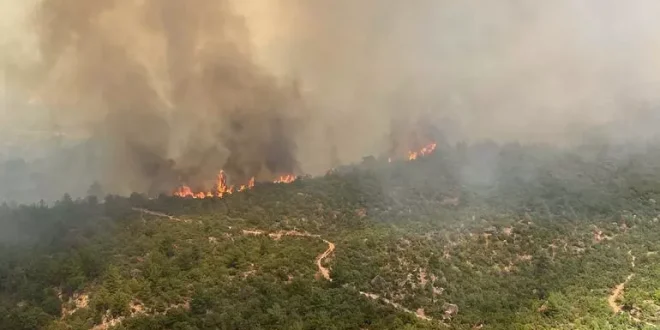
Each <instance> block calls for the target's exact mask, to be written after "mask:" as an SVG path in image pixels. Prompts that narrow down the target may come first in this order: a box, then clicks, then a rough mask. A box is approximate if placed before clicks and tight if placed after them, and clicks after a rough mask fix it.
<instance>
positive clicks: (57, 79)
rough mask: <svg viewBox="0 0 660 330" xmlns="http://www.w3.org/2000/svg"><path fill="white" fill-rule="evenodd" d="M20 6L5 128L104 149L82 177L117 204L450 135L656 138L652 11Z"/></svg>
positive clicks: (562, 2)
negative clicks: (219, 175) (221, 176)
mask: <svg viewBox="0 0 660 330" xmlns="http://www.w3.org/2000/svg"><path fill="white" fill-rule="evenodd" d="M17 3H18V2H17ZM20 3H21V4H15V5H13V7H12V5H5V6H9V7H11V8H7V10H6V11H3V12H8V13H12V16H15V17H24V18H25V21H23V22H21V21H19V20H18V19H16V20H14V21H11V22H12V23H7V25H11V26H12V29H11V31H10V30H9V29H8V30H5V31H10V32H5V34H6V35H7V36H8V35H10V34H12V33H13V34H12V37H11V38H10V37H6V36H3V40H2V43H1V45H0V46H1V47H2V48H0V49H2V50H3V54H2V55H3V56H2V57H1V58H2V68H3V71H4V74H5V77H6V80H7V82H5V87H4V88H3V90H4V91H5V94H6V95H5V97H4V99H5V102H6V103H5V104H6V106H5V107H4V109H3V111H4V112H3V113H2V115H3V124H4V125H3V126H8V127H13V128H16V127H21V126H26V125H27V126H29V128H30V129H31V130H35V128H34V127H39V129H43V127H46V129H47V130H53V129H55V130H57V131H58V132H63V133H62V134H65V136H68V137H74V138H75V139H77V140H84V141H86V140H90V141H95V142H94V148H95V150H96V153H98V154H99V156H98V157H99V158H100V159H101V160H95V161H93V162H91V161H90V162H89V166H88V167H90V168H87V169H86V170H79V171H77V173H78V174H80V173H82V172H85V173H88V174H89V176H90V177H98V178H97V179H98V180H100V181H101V182H102V184H103V187H104V189H105V190H106V191H109V192H119V193H130V192H132V191H144V192H151V193H156V192H160V191H166V190H167V189H171V187H172V185H175V184H178V183H179V182H186V183H189V184H193V185H195V184H196V185H207V186H208V185H209V184H211V183H210V182H209V181H208V180H209V179H211V180H212V179H213V177H214V174H215V173H216V172H217V171H218V170H219V169H220V168H223V169H225V170H226V171H227V172H228V174H229V176H230V180H234V181H237V182H240V181H245V180H247V178H249V177H250V176H253V175H255V176H257V178H258V179H269V178H272V177H273V176H274V175H278V174H283V173H290V172H297V173H311V174H315V173H322V171H325V170H327V169H328V168H330V167H332V166H336V165H337V164H339V163H345V162H350V161H355V160H358V159H360V158H361V157H362V156H364V155H365V154H370V153H371V154H378V153H394V152H400V151H401V150H405V149H408V148H411V147H417V146H415V145H416V144H421V143H426V142H427V141H425V140H428V139H431V138H433V137H437V136H438V135H439V134H440V133H439V132H441V133H442V135H443V136H444V137H445V138H447V139H448V140H454V141H458V140H466V141H478V140H482V139H493V140H496V141H512V140H521V141H534V142H553V143H569V142H581V141H584V140H585V139H587V138H593V134H596V133H593V132H597V136H598V138H613V137H615V136H616V137H621V136H623V137H627V136H631V135H636V134H642V135H644V134H646V133H648V134H649V135H650V134H653V133H652V126H651V125H647V126H643V125H641V124H640V123H648V122H649V118H651V119H653V121H654V122H655V121H656V120H657V119H656V117H657V116H656V115H655V113H656V112H657V111H656V107H657V100H656V99H655V98H654V94H655V91H656V89H657V86H658V83H659V82H660V65H659V64H660V63H658V62H659V60H658V59H657V56H654V54H656V53H657V50H658V49H659V48H660V36H659V35H658V34H657V33H656V31H658V29H659V28H660V22H658V21H657V19H655V17H654V15H653V13H655V12H657V10H658V9H660V4H658V3H656V2H655V1H652V0H639V1H635V2H633V3H623V2H620V1H614V0H585V1H570V0H559V1H552V2H543V3H540V2H527V1H520V0H506V1H478V0H467V1H448V0H419V1H415V2H414V3H409V2H402V1H397V0H364V1H351V0H336V1H307V0H271V1H256V0H255V1H239V0H188V1H178V0H141V1H137V0H135V1H128V0H34V1H32V2H29V1H26V2H20ZM19 7H20V8H21V9H22V12H23V13H26V15H24V16H21V15H19V14H17V13H19V12H21V10H18V9H17V8H19ZM9 9H12V10H9ZM28 101H29V102H28ZM19 109H20V110H19ZM28 114H29V115H28ZM631 114H632V115H631ZM623 123H625V125H624V124H623ZM28 124H29V125H28ZM615 133H616V134H615ZM15 135H16V134H14V136H15ZM87 149H89V148H88V147H86V148H85V150H87ZM99 164H100V165H99ZM79 167H80V166H79ZM91 167H93V168H91ZM91 173H93V174H91ZM71 179H74V178H71ZM81 181H82V180H81ZM85 181H86V180H85ZM90 183H91V182H84V185H86V186H88V185H89V184H90ZM80 184H81V185H82V184H83V183H82V182H80Z"/></svg>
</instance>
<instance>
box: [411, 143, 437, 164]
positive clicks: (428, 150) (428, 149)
mask: <svg viewBox="0 0 660 330" xmlns="http://www.w3.org/2000/svg"><path fill="white" fill-rule="evenodd" d="M437 146H438V145H437V143H435V142H432V143H429V144H427V145H425V146H424V147H423V148H422V149H420V150H418V151H409V152H408V160H415V159H417V158H419V157H422V156H428V155H430V154H432V153H433V152H434V151H435V148H436V147H437Z"/></svg>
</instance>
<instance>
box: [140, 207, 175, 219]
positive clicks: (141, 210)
mask: <svg viewBox="0 0 660 330" xmlns="http://www.w3.org/2000/svg"><path fill="white" fill-rule="evenodd" d="M133 211H137V212H141V213H144V214H149V215H153V216H155V217H162V218H168V219H170V220H172V221H184V222H187V220H184V219H180V218H177V217H175V216H173V215H169V214H165V213H161V212H156V211H151V210H147V209H141V208H138V207H134V208H133Z"/></svg>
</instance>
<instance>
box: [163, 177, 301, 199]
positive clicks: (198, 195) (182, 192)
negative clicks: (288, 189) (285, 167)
mask: <svg viewBox="0 0 660 330" xmlns="http://www.w3.org/2000/svg"><path fill="white" fill-rule="evenodd" d="M295 180H296V176H295V175H293V174H285V175H282V176H280V177H278V178H277V179H276V180H274V181H273V183H291V182H293V181H295ZM255 183H256V180H255V178H254V177H252V178H250V180H249V181H248V182H247V183H246V184H242V185H240V186H238V188H236V187H235V186H234V185H229V184H227V175H226V174H225V171H222V170H221V171H220V172H219V173H218V175H217V176H216V179H215V184H214V186H213V191H198V192H196V191H194V190H193V189H192V188H190V187H189V186H186V185H182V186H180V187H179V188H177V189H176V190H175V191H174V192H173V193H172V195H174V196H176V197H182V198H195V199H203V198H214V197H217V198H223V197H225V196H228V195H231V194H233V193H234V192H243V191H246V190H250V189H252V188H254V185H255Z"/></svg>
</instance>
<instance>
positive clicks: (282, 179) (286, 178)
mask: <svg viewBox="0 0 660 330" xmlns="http://www.w3.org/2000/svg"><path fill="white" fill-rule="evenodd" d="M293 181H296V176H295V175H293V174H286V175H282V176H280V177H279V178H278V179H277V180H275V181H273V182H274V183H291V182H293Z"/></svg>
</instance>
